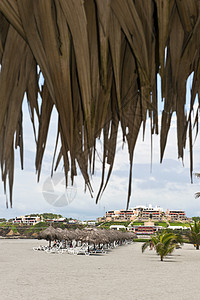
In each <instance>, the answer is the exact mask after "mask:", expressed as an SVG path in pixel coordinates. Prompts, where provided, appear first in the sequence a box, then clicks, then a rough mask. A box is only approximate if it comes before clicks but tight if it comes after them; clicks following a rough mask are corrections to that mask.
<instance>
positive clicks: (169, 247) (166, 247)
mask: <svg viewBox="0 0 200 300" xmlns="http://www.w3.org/2000/svg"><path fill="white" fill-rule="evenodd" d="M181 244H182V239H181V236H180V235H176V234H173V233H169V232H166V231H162V232H161V233H157V234H156V235H153V236H152V237H151V239H150V240H148V241H147V242H145V243H144V244H143V245H142V253H143V252H144V251H145V250H146V249H147V248H148V247H150V249H151V250H152V249H155V251H156V253H157V254H158V255H159V256H160V260H161V261H163V259H164V257H165V256H167V255H169V254H171V253H172V252H173V251H174V250H175V249H177V248H180V245H181Z"/></svg>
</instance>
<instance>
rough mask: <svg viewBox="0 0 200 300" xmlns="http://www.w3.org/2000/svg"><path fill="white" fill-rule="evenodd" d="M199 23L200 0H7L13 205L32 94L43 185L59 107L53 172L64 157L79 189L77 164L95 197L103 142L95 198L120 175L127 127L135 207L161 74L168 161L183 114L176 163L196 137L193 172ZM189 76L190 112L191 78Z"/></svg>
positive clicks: (5, 137) (4, 54) (1, 158)
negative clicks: (95, 181) (119, 151)
mask: <svg viewBox="0 0 200 300" xmlns="http://www.w3.org/2000/svg"><path fill="white" fill-rule="evenodd" d="M199 18H200V3H199V0H182V1H180V0H149V1H146V0H134V1H133V0H123V1H122V0H85V1H82V0H77V1H75V0H67V1H65V0H35V1H26V0H9V1H8V0H1V1H0V64H1V70H0V91H1V92H0V107H1V110H0V165H1V173H2V180H3V182H4V185H5V187H6V180H7V178H8V179H9V188H10V203H11V205H12V186H13V176H14V147H15V148H17V147H19V148H20V156H21V165H22V168H23V113H22V102H23V97H24V94H25V93H26V95H27V102H28V106H29V111H30V118H31V122H32V124H33V130H34V134H35V139H36V146H37V151H36V160H35V165H36V170H37V172H38V179H39V178H40V172H41V167H42V160H43V154H44V151H45V146H46V141H47V133H48V128H49V123H50V116H51V113H52V110H53V108H54V107H55V108H56V110H57V112H58V115H59V121H58V129H57V140H56V144H55V154H54V157H53V163H52V170H53V169H54V168H55V169H56V168H57V166H58V164H59V162H60V161H61V158H63V161H64V170H65V176H66V185H67V177H68V173H69V172H71V174H70V176H71V178H72V182H73V180H74V176H76V174H77V170H76V169H77V166H78V167H79V168H80V170H81V172H82V175H83V178H84V180H85V183H86V186H87V187H88V189H89V191H90V193H91V194H92V187H91V184H90V179H89V174H90V173H93V171H94V169H95V152H96V140H97V139H99V138H100V137H101V136H102V135H103V144H104V147H103V149H104V155H103V164H102V182H101V185H100V189H99V193H98V195H97V199H96V201H98V199H99V198H100V197H101V195H102V192H103V191H104V189H105V187H106V185H107V183H108V181H109V178H110V175H111V173H112V169H113V164H114V158H115V152H116V144H117V133H118V130H119V127H121V130H122V133H123V140H124V141H126V143H127V144H128V149H129V160H130V176H129V189H128V199H127V206H128V204H129V200H130V195H131V182H132V164H133V153H134V148H135V145H136V141H137V137H138V133H139V131H140V128H141V127H143V130H145V124H146V119H147V116H149V117H150V122H151V134H154V133H156V134H158V133H159V128H158V96H157V89H158V87H157V76H158V75H160V78H161V88H162V100H163V102H164V109H163V111H162V121H161V129H160V152H161V161H162V159H163V155H164V150H165V146H166V142H167V136H168V132H169V129H170V124H171V118H172V114H173V113H176V116H177V139H178V157H182V158H183V152H184V148H185V143H186V136H187V134H186V133H187V131H188V132H189V144H190V161H191V169H190V170H191V175H192V170H193V157H192V151H193V148H192V145H193V138H192V125H195V126H196V129H197V133H198V117H199V115H198V111H197V112H194V113H195V114H196V115H195V117H194V118H192V116H193V110H194V102H195V98H196V96H197V98H198V99H199V93H200V71H199V70H200V51H199V49H200V22H199ZM16 49H17V51H16ZM191 74H193V78H192V88H191V97H190V108H189V111H188V113H187V112H186V111H185V103H186V81H187V79H188V77H189V76H190V75H191ZM41 76H43V78H44V84H43V85H42V87H40V84H39V81H40V79H41ZM39 95H40V96H41V99H42V104H41V109H39V102H40V98H39ZM36 119H37V121H38V122H39V128H38V133H36V126H35V124H36ZM59 139H60V141H61V148H60V149H57V147H58V140H59ZM55 157H57V159H55ZM106 163H107V164H108V165H109V170H108V174H107V177H106V174H105V165H106Z"/></svg>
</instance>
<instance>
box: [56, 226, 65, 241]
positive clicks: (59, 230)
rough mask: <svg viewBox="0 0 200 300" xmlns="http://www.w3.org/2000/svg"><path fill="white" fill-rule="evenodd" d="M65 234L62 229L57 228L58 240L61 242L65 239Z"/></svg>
mask: <svg viewBox="0 0 200 300" xmlns="http://www.w3.org/2000/svg"><path fill="white" fill-rule="evenodd" d="M63 236H64V232H63V230H62V228H56V239H57V240H59V241H61V240H62V239H63Z"/></svg>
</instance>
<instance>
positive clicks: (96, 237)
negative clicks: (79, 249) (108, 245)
mask: <svg viewBox="0 0 200 300" xmlns="http://www.w3.org/2000/svg"><path fill="white" fill-rule="evenodd" d="M81 241H83V242H87V243H88V244H99V243H101V242H102V237H101V235H100V234H99V231H98V230H97V229H91V228H87V229H84V230H83V232H82V237H81Z"/></svg>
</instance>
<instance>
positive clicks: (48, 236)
mask: <svg viewBox="0 0 200 300" xmlns="http://www.w3.org/2000/svg"><path fill="white" fill-rule="evenodd" d="M57 236H58V232H57V231H56V229H55V228H53V226H51V225H50V226H49V227H47V228H46V229H45V230H43V231H41V232H40V234H39V236H38V239H39V240H41V239H44V240H47V241H49V246H51V241H54V240H55V239H56V238H57Z"/></svg>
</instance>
